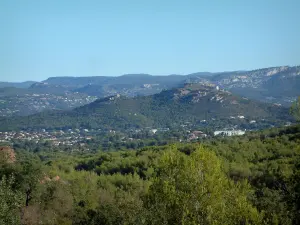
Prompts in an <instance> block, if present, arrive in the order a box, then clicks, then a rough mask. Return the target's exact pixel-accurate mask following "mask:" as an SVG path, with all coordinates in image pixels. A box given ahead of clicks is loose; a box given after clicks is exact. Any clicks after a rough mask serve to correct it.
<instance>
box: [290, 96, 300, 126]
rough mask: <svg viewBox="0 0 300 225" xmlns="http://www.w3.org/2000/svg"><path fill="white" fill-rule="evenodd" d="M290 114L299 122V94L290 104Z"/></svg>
mask: <svg viewBox="0 0 300 225" xmlns="http://www.w3.org/2000/svg"><path fill="white" fill-rule="evenodd" d="M290 112H291V114H292V115H293V116H294V117H295V119H296V121H297V122H300V96H299V97H298V99H297V100H296V101H295V102H294V103H293V104H292V106H291V109H290Z"/></svg>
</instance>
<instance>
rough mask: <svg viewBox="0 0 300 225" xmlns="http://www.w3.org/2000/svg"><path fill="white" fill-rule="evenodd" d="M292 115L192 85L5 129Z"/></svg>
mask: <svg viewBox="0 0 300 225" xmlns="http://www.w3.org/2000/svg"><path fill="white" fill-rule="evenodd" d="M289 119H291V118H290V117H289V114H288V109H287V108H284V107H281V106H276V105H273V104H267V103H260V102H257V101H252V100H249V99H247V98H243V97H238V96H235V95H233V94H232V93H230V92H228V91H225V90H220V89H218V88H217V87H216V86H215V85H210V84H207V85H203V84H186V85H184V86H182V87H181V88H175V89H170V90H165V91H162V92H161V93H159V94H154V95H149V96H137V97H131V98H130V97H125V96H121V95H119V94H118V95H114V96H110V97H106V98H101V99H98V100H96V101H94V102H92V103H90V104H87V105H84V106H81V107H79V108H75V109H74V110H71V111H52V112H44V113H39V114H35V115H31V116H27V117H15V118H2V119H1V120H0V124H1V127H0V129H1V130H5V129H11V130H18V129H28V128H30V129H42V128H56V129H67V128H79V127H84V128H88V129H99V128H100V129H114V130H123V131H124V130H128V129H137V128H145V127H156V128H157V127H160V128H163V127H168V128H170V127H171V128H174V127H179V126H182V125H184V124H186V123H192V124H201V123H204V124H205V123H209V124H210V126H212V127H216V126H220V127H222V126H223V125H224V124H233V125H234V124H239V125H242V124H243V123H246V124H249V121H255V123H259V124H265V123H271V124H274V125H276V124H278V123H283V122H284V121H287V120H289ZM266 121H267V122H266Z"/></svg>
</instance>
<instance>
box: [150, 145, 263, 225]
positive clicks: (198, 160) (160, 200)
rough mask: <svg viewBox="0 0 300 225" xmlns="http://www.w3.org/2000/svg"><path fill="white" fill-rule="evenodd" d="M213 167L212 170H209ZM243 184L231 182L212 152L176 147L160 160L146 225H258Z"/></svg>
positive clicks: (259, 216)
mask: <svg viewBox="0 0 300 225" xmlns="http://www.w3.org/2000/svg"><path fill="white" fill-rule="evenodd" d="M211 165H213V166H211ZM249 192H250V189H249V186H248V185H247V184H246V183H243V184H241V183H234V182H232V181H230V180H229V179H228V178H227V177H226V176H225V174H224V172H222V170H221V163H220V161H219V160H218V159H217V157H216V155H215V154H214V153H212V152H209V151H207V150H204V149H203V148H198V149H197V150H196V151H195V152H193V153H192V154H191V155H190V156H186V155H184V154H183V153H180V152H179V151H177V149H176V147H174V149H172V150H170V151H168V152H167V153H166V154H164V156H163V157H162V159H161V161H160V163H159V165H158V177H155V178H154V179H153V184H152V185H151V187H150V191H149V194H148V199H147V203H146V204H147V208H148V209H149V212H148V215H149V218H148V220H147V224H260V223H261V220H262V217H261V215H260V214H259V213H258V212H257V210H256V209H255V208H254V207H253V206H251V203H250V202H249V201H248V200H247V195H248V194H249Z"/></svg>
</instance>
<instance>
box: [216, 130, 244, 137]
mask: <svg viewBox="0 0 300 225" xmlns="http://www.w3.org/2000/svg"><path fill="white" fill-rule="evenodd" d="M244 134H245V131H242V130H217V131H215V132H214V135H215V136H218V135H222V136H235V135H244Z"/></svg>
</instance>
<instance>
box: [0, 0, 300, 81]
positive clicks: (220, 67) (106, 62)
mask: <svg viewBox="0 0 300 225" xmlns="http://www.w3.org/2000/svg"><path fill="white" fill-rule="evenodd" d="M299 8H300V1H297V0H288V1H282V0H275V1H274V0H266V1H260V0H253V1H247V2H246V1H235V0H231V1H221V0H214V1H209V2H205V1H199V0H197V1H196V0H195V1H193V0H190V1H170V0H166V1H158V0H154V1H147V2H142V1H137V0H129V1H117V0H115V1H109V2H106V1H101V0H100V1H96V0H90V1H81V0H75V1H74V0H73V1H71V0H66V1H58V0H54V1H37V0H24V1H21V0H10V1H7V0H4V1H1V2H0V26H1V28H2V33H3V34H2V35H1V36H0V50H1V51H0V80H1V81H7V82H16V81H18V82H20V81H26V80H33V81H42V80H45V79H47V78H48V77H53V76H74V77H78V76H120V75H122V74H136V73H146V74H151V75H169V74H182V75H184V74H190V73H195V72H202V71H204V72H205V71H207V72H222V71H239V70H253V69H259V68H267V67H275V66H283V65H290V66H293V65H299V60H300V55H299V52H300V45H299V43H298V40H299V39H300V30H299V29H297V27H298V25H299V22H300V19H299V16H298V9H299Z"/></svg>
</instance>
